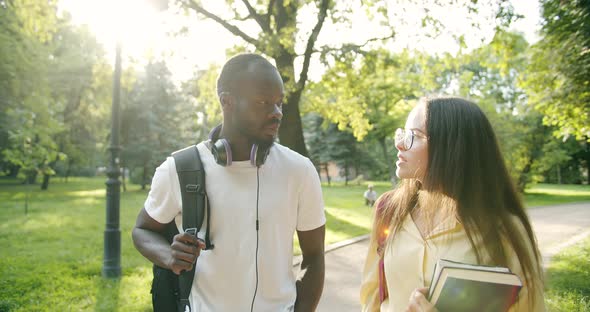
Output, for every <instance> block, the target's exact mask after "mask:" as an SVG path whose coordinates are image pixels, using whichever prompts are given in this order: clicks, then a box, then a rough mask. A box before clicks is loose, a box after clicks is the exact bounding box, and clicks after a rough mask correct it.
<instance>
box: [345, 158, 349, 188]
mask: <svg viewBox="0 0 590 312" xmlns="http://www.w3.org/2000/svg"><path fill="white" fill-rule="evenodd" d="M344 185H348V161H345V162H344Z"/></svg>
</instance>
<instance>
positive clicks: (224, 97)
mask: <svg viewBox="0 0 590 312" xmlns="http://www.w3.org/2000/svg"><path fill="white" fill-rule="evenodd" d="M235 100H236V99H235V98H234V97H233V96H231V94H230V93H229V92H221V93H220V94H219V102H220V103H221V109H222V110H223V111H224V112H227V111H230V110H232V109H233V106H234V103H235Z"/></svg>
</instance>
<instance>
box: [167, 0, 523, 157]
mask: <svg viewBox="0 0 590 312" xmlns="http://www.w3.org/2000/svg"><path fill="white" fill-rule="evenodd" d="M179 2H180V3H181V5H182V6H183V7H184V8H186V9H189V10H193V11H195V12H197V13H198V14H199V15H202V16H204V17H206V18H208V19H211V20H213V21H215V22H216V23H218V24H219V25H221V26H222V27H224V28H225V29H227V30H228V31H229V32H231V33H232V34H234V35H235V36H237V37H239V38H241V39H243V40H244V41H245V42H246V43H248V44H249V45H251V46H253V47H254V48H255V49H256V50H257V51H259V52H261V53H263V54H265V55H267V56H269V57H271V58H273V59H274V60H275V63H276V65H277V67H278V69H279V72H280V73H281V76H282V77H283V80H284V81H285V85H286V89H287V94H286V99H285V104H286V105H285V106H284V108H283V113H284V117H283V125H282V126H281V129H280V133H279V137H280V141H281V143H282V144H284V145H286V146H288V147H290V148H292V149H293V150H295V151H297V152H299V153H301V154H303V155H307V150H306V145H305V142H304V138H303V132H302V125H301V116H300V107H299V104H300V100H301V98H302V96H303V91H304V89H305V87H306V84H307V80H308V71H309V68H310V64H311V58H312V54H314V53H319V54H320V58H321V59H325V56H326V55H330V54H335V55H339V54H341V53H343V52H347V51H351V50H359V49H361V48H363V47H364V46H366V45H367V44H368V43H370V42H373V41H376V40H383V39H390V38H393V37H394V34H395V32H394V31H393V29H392V28H391V26H390V21H389V19H390V18H392V17H390V15H389V12H388V9H389V8H390V7H392V6H395V4H391V3H390V2H389V1H383V0H370V1H362V2H361V7H356V6H355V5H356V4H355V3H352V2H349V1H334V0H316V1H311V0H297V1H285V0H256V1H248V0H242V1H241V3H240V2H239V1H226V4H227V6H228V10H227V11H228V12H230V13H229V14H222V13H214V12H212V11H211V10H209V9H207V8H205V6H204V5H203V4H202V3H203V2H201V1H197V0H179ZM413 3H415V4H416V6H418V7H419V6H420V4H422V5H423V8H422V9H423V11H424V12H425V16H424V17H423V19H422V28H424V29H426V28H428V29H434V30H435V31H434V32H435V33H436V32H438V33H440V32H441V25H440V24H439V23H438V21H437V20H436V19H435V18H434V17H433V16H432V15H431V14H430V13H429V12H430V9H431V7H430V6H438V7H441V6H445V5H449V4H457V3H459V4H461V5H464V6H465V7H467V9H468V10H469V11H470V12H472V13H477V11H478V10H479V8H480V7H487V8H490V7H491V8H492V10H495V11H496V12H495V13H496V14H495V15H494V18H496V19H497V20H498V21H499V22H498V25H499V27H500V26H502V27H503V26H506V25H508V24H510V22H511V21H512V20H513V19H514V18H515V15H514V12H513V10H512V7H511V6H510V5H509V1H508V0H487V1H469V2H466V3H464V4H463V3H462V2H457V1H443V0H433V1H428V3H424V2H420V1H415V2H413ZM494 8H495V9H494ZM358 10H364V11H365V12H366V14H367V16H369V17H371V18H373V19H378V20H379V22H380V24H381V25H382V26H385V27H384V28H385V29H387V30H388V31H387V34H385V35H384V36H383V37H382V38H379V37H375V38H369V39H368V40H367V41H366V42H365V43H361V44H358V43H347V42H342V43H341V45H340V46H338V47H335V46H330V45H323V44H318V37H319V35H320V32H321V30H322V28H323V27H324V24H329V23H331V24H333V25H350V22H351V16H352V15H353V13H354V12H355V11H358ZM309 12H312V13H309ZM306 14H308V15H306ZM313 15H315V17H314V18H313V21H312V22H311V25H310V24H308V21H309V19H308V18H307V17H308V16H313ZM393 18H403V16H402V17H400V16H398V15H395V12H394V17H393ZM247 22H251V23H250V25H257V28H258V29H256V30H254V32H255V34H254V35H252V34H251V31H250V28H251V27H248V26H247V25H248V23H247ZM475 23H476V24H477V22H475ZM375 32H376V31H375ZM299 64H301V66H296V65H299ZM328 65H329V66H331V65H333V64H328ZM298 67H299V68H300V70H299V71H298V72H297V73H296V71H295V69H296V68H298Z"/></svg>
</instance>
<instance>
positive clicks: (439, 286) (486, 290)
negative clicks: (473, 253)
mask: <svg viewBox="0 0 590 312" xmlns="http://www.w3.org/2000/svg"><path fill="white" fill-rule="evenodd" d="M521 288H522V282H521V280H520V278H519V277H518V276H517V275H516V274H513V273H512V272H510V270H509V269H508V268H504V267H494V266H485V265H474V264H467V263H461V262H454V261H450V260H445V259H441V260H438V262H437V263H436V265H435V267H434V274H433V275H432V282H431V283H430V290H429V296H428V298H429V301H430V302H431V303H432V304H433V305H434V306H435V307H436V308H437V309H438V310H439V311H440V312H447V311H456V312H463V311H465V312H467V311H478V312H505V311H508V309H509V308H510V307H511V306H512V305H513V304H514V303H515V302H516V300H517V297H518V293H519V291H520V289H521Z"/></svg>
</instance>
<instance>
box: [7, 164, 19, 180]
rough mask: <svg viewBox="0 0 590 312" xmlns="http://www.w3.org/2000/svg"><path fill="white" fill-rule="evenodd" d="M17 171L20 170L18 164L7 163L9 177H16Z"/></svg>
mask: <svg viewBox="0 0 590 312" xmlns="http://www.w3.org/2000/svg"><path fill="white" fill-rule="evenodd" d="M19 171H20V166H16V165H12V164H9V165H8V176H9V177H11V178H16V176H17V175H18V172H19Z"/></svg>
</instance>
